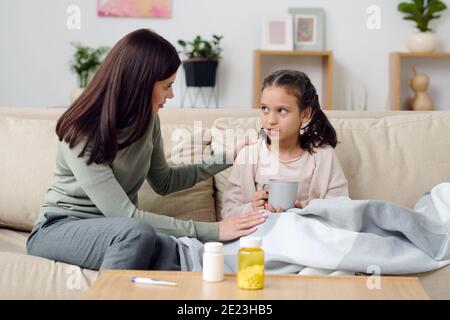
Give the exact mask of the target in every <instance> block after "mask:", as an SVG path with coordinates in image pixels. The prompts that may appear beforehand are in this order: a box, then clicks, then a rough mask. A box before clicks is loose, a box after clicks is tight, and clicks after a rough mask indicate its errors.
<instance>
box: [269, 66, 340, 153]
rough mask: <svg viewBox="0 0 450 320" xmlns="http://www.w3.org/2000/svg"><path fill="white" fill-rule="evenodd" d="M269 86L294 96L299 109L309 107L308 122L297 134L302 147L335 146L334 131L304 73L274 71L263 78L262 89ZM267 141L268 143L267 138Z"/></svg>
mask: <svg viewBox="0 0 450 320" xmlns="http://www.w3.org/2000/svg"><path fill="white" fill-rule="evenodd" d="M270 86H276V87H282V88H284V89H285V90H286V91H287V93H288V94H291V95H293V96H294V97H296V98H297V104H298V107H299V108H300V111H304V110H306V109H307V108H308V107H311V119H310V122H309V124H308V125H307V126H306V127H304V128H303V129H304V133H303V134H301V135H300V134H299V135H300V138H299V144H300V147H301V148H302V149H304V150H307V151H308V152H309V153H313V152H314V150H313V149H314V148H318V147H321V146H323V145H330V146H332V147H333V148H335V147H336V145H337V138H336V131H335V130H334V128H333V126H332V125H331V123H330V121H328V118H327V116H326V115H325V113H323V111H322V110H321V107H320V104H319V96H318V95H317V92H316V88H315V87H314V85H313V84H312V83H311V80H310V79H309V77H308V76H307V75H306V74H305V73H303V72H300V71H296V70H278V71H275V72H273V73H272V74H270V75H269V76H268V77H266V78H265V79H264V82H263V86H262V90H264V89H265V88H267V87H270ZM262 90H261V91H262ZM268 142H269V143H270V141H269V140H268Z"/></svg>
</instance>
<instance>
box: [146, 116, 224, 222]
mask: <svg viewBox="0 0 450 320" xmlns="http://www.w3.org/2000/svg"><path fill="white" fill-rule="evenodd" d="M194 128H195V130H196V131H195V134H196V136H195V137H194ZM161 133H162V138H163V142H164V152H165V155H166V158H167V162H168V163H169V164H170V165H184V164H192V163H194V161H196V159H197V158H200V157H201V156H202V154H203V153H206V154H211V149H210V147H209V146H208V145H209V143H210V140H211V138H210V131H209V130H208V129H206V128H200V127H197V126H195V127H194V126H191V125H181V124H179V125H175V124H168V125H164V124H162V125H161ZM213 193H214V191H213V179H212V178H210V179H208V180H205V181H202V182H200V183H198V184H196V185H195V186H193V187H192V188H189V189H186V190H182V191H178V192H175V193H173V194H169V195H166V196H160V195H158V194H156V193H155V192H154V191H153V190H152V188H151V187H150V186H149V184H148V183H144V185H143V186H142V188H141V190H140V191H139V194H138V197H139V208H140V209H143V210H146V211H149V212H155V213H161V214H165V215H168V216H171V217H175V218H178V219H194V220H200V221H216V214H215V211H216V209H215V204H214V197H213Z"/></svg>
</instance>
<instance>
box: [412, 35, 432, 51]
mask: <svg viewBox="0 0 450 320" xmlns="http://www.w3.org/2000/svg"><path fill="white" fill-rule="evenodd" d="M407 44H408V49H409V51H411V52H433V51H434V50H436V48H437V44H438V39H437V36H436V34H435V33H434V32H414V33H411V34H410V35H409V36H408V41H407Z"/></svg>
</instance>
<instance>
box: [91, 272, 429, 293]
mask: <svg viewBox="0 0 450 320" xmlns="http://www.w3.org/2000/svg"><path fill="white" fill-rule="evenodd" d="M133 277H148V278H152V279H156V280H164V281H170V282H176V283H177V284H178V285H177V286H174V287H170V286H156V285H144V284H135V283H132V282H131V278H133ZM374 283H376V282H375V281H373V278H371V277H367V276H342V277H341V276H339V277H334V276H298V275H266V276H265V282H264V285H265V286H264V289H263V290H241V289H239V288H238V287H237V284H236V275H235V274H226V275H225V279H224V281H222V282H216V283H209V282H204V281H203V280H202V274H201V273H196V272H168V271H134V270H104V271H102V273H101V275H100V277H99V278H98V279H97V281H96V282H95V283H94V284H93V285H92V286H91V287H90V288H89V289H88V290H87V291H86V293H85V294H84V295H83V299H108V300H117V299H120V300H125V299H133V300H141V299H158V300H203V299H205V300H237V299H245V300H266V299H267V300H296V299H301V300H303V299H305V300H311V299H339V300H341V299H364V300H369V299H370V300H371V299H389V300H390V299H410V300H423V299H429V297H428V295H427V294H426V293H425V291H424V289H423V288H422V286H421V285H420V282H419V279H418V278H415V277H381V278H380V281H379V284H380V286H379V288H378V289H376V288H375V289H369V287H371V288H373V284H374ZM368 284H369V285H368Z"/></svg>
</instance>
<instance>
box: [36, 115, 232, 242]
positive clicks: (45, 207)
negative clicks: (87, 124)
mask: <svg viewBox="0 0 450 320" xmlns="http://www.w3.org/2000/svg"><path fill="white" fill-rule="evenodd" d="M124 137H125V136H124V135H123V134H122V135H119V142H120V141H121V139H123V138H124ZM84 144H85V142H82V143H79V144H78V145H77V146H75V147H74V148H73V149H70V148H69V146H68V144H67V143H65V142H58V146H57V156H56V169H55V174H54V177H53V182H52V185H51V187H50V188H49V189H48V191H47V194H46V196H45V200H44V203H43V204H42V206H41V208H40V213H39V218H38V220H37V221H36V224H37V223H39V222H42V221H44V220H45V217H44V214H45V213H47V212H51V213H62V214H68V215H75V216H78V217H82V218H100V217H130V218H136V219H140V220H143V221H145V222H147V223H149V224H150V225H151V226H153V227H154V228H155V230H156V231H158V232H164V233H166V234H169V235H173V236H176V237H182V236H187V237H193V238H197V239H199V240H200V241H210V240H218V238H219V225H218V222H199V221H193V220H188V221H186V220H178V219H174V218H172V217H168V216H164V215H161V214H155V213H151V212H147V211H143V210H140V209H138V207H137V206H138V197H137V193H138V191H139V189H140V188H141V186H142V184H143V183H144V181H145V180H147V181H148V183H149V184H150V185H151V186H152V188H153V189H154V190H155V192H157V193H158V194H160V195H167V194H169V193H172V192H176V191H179V190H183V189H187V188H190V187H192V186H193V185H195V184H196V183H198V182H200V181H202V180H205V179H207V178H209V177H211V176H213V175H214V174H216V173H218V172H220V171H222V170H225V169H226V168H228V167H229V166H230V165H227V164H217V163H216V162H219V161H216V162H214V163H213V164H211V162H213V161H211V160H212V159H207V161H204V162H203V163H202V164H199V165H196V164H192V165H183V166H177V167H170V166H169V165H168V164H167V161H166V158H165V156H164V148H163V141H162V138H161V127H160V121H159V117H158V116H157V115H156V116H154V117H153V119H152V121H151V123H150V126H149V129H148V130H147V132H146V134H145V135H144V136H143V137H142V138H141V139H140V140H139V141H136V142H135V143H133V144H132V145H131V146H129V147H128V148H126V149H123V150H120V151H119V152H118V154H117V156H116V158H115V160H114V162H113V163H112V164H111V165H105V164H101V165H99V164H95V163H93V164H91V165H89V166H87V165H86V159H87V156H84V157H83V158H80V157H78V155H79V154H80V152H81V150H82V148H83V147H84ZM220 157H221V158H216V159H221V160H220V161H221V162H222V163H223V162H224V161H223V160H224V159H225V158H224V155H220ZM214 160H215V159H214ZM193 201H196V200H195V199H193Z"/></svg>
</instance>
